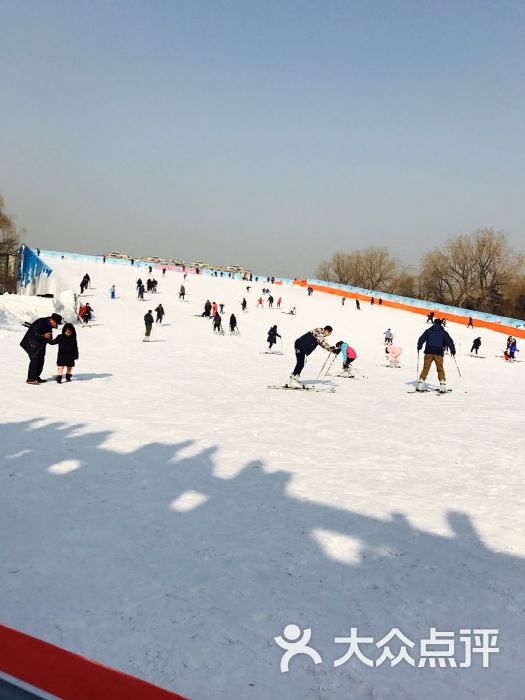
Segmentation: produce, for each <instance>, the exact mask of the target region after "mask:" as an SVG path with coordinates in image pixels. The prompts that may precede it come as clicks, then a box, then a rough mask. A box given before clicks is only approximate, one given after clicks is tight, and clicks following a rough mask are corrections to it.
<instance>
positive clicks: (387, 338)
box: [383, 328, 394, 345]
mask: <svg viewBox="0 0 525 700" xmlns="http://www.w3.org/2000/svg"><path fill="white" fill-rule="evenodd" d="M383 335H384V336H385V345H392V344H393V342H394V334H393V333H392V331H391V330H390V328H388V329H387V330H386V331H385V332H384V333H383Z"/></svg>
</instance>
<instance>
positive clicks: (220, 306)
mask: <svg viewBox="0 0 525 700" xmlns="http://www.w3.org/2000/svg"><path fill="white" fill-rule="evenodd" d="M219 313H220V314H223V313H224V302H223V301H220V302H219Z"/></svg>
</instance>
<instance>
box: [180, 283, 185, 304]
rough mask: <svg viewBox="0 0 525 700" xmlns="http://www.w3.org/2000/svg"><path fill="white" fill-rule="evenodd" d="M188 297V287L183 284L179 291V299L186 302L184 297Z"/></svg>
mask: <svg viewBox="0 0 525 700" xmlns="http://www.w3.org/2000/svg"><path fill="white" fill-rule="evenodd" d="M185 296H186V287H185V286H184V285H183V284H181V286H180V289H179V299H182V301H184V297H185Z"/></svg>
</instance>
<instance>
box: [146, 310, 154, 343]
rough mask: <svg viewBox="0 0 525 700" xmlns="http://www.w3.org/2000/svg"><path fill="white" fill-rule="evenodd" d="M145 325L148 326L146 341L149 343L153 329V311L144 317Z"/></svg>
mask: <svg viewBox="0 0 525 700" xmlns="http://www.w3.org/2000/svg"><path fill="white" fill-rule="evenodd" d="M144 323H145V325H146V335H145V337H144V341H149V337H150V335H151V329H152V327H153V314H152V313H151V309H150V310H149V311H148V313H147V314H146V315H145V316H144Z"/></svg>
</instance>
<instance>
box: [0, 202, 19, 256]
mask: <svg viewBox="0 0 525 700" xmlns="http://www.w3.org/2000/svg"><path fill="white" fill-rule="evenodd" d="M20 234H21V232H19V231H18V230H17V228H16V225H15V222H14V221H13V219H12V218H11V217H10V216H9V214H8V213H7V212H6V211H5V203H4V200H3V198H2V196H0V253H14V252H16V250H17V249H18V247H19V245H20V240H21V235H20Z"/></svg>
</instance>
